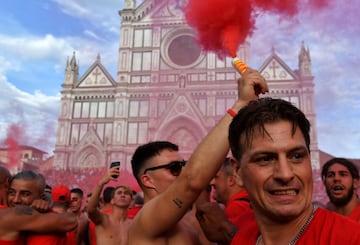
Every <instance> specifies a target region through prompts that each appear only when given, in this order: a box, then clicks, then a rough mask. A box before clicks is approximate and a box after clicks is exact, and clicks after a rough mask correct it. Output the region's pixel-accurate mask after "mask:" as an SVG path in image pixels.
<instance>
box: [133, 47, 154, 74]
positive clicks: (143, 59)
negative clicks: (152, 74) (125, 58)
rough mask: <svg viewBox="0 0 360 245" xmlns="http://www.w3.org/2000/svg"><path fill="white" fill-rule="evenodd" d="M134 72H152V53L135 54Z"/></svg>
mask: <svg viewBox="0 0 360 245" xmlns="http://www.w3.org/2000/svg"><path fill="white" fill-rule="evenodd" d="M132 70H133V71H150V70H151V52H150V51H149V52H133V59H132Z"/></svg>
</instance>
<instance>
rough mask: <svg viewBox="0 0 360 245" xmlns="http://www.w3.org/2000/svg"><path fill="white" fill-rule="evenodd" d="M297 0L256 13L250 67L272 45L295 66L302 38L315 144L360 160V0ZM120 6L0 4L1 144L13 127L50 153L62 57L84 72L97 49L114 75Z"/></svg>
mask: <svg viewBox="0 0 360 245" xmlns="http://www.w3.org/2000/svg"><path fill="white" fill-rule="evenodd" d="M299 1H300V2H302V3H303V4H302V7H301V9H300V12H299V14H298V15H297V16H295V17H293V18H281V17H279V16H277V15H275V14H269V13H261V12H259V13H258V17H257V19H256V30H255V31H254V33H253V34H252V36H250V37H249V38H248V40H249V42H250V44H251V53H250V56H251V62H250V64H249V65H250V66H251V67H253V68H255V69H256V68H260V66H261V65H262V63H263V62H264V61H265V59H266V58H267V57H268V56H269V55H270V54H271V49H272V47H274V49H275V51H276V53H277V55H279V56H280V58H282V59H283V60H284V61H285V62H286V63H287V64H288V65H289V66H290V68H292V69H297V68H298V53H299V50H300V47H301V42H302V41H304V43H305V46H306V47H307V48H309V49H310V55H311V59H312V71H313V75H314V76H315V80H314V81H315V104H316V106H315V110H316V116H317V125H316V127H317V131H318V144H319V148H320V149H321V150H322V151H324V152H327V153H329V154H332V155H334V156H338V157H346V158H360V123H359V120H360V95H359V92H358V91H359V90H360V89H359V88H360V81H359V76H358V74H357V72H358V71H359V70H360V69H359V67H360V58H359V51H360V25H359V24H358V23H359V20H360V17H359V14H358V13H360V1H357V0H347V1H343V0H326V1H327V6H326V7H325V8H323V9H321V10H319V11H316V12H314V11H309V10H308V9H307V8H306V1H314V0H299ZM140 2H141V1H139V0H138V1H137V3H138V4H139V3H140ZM123 7H124V0H101V1H99V0H31V1H24V0H11V1H10V0H8V1H1V2H0V114H1V117H0V144H1V143H4V142H3V141H4V140H5V139H6V138H7V137H8V133H9V132H11V130H10V128H11V127H13V126H14V125H15V126H16V127H17V128H18V129H19V130H20V134H18V135H17V139H18V141H19V142H20V143H21V144H30V145H32V146H35V147H38V148H40V149H42V150H44V151H46V152H48V153H49V155H52V150H53V149H54V146H55V136H56V127H57V117H58V112H59V105H60V91H61V84H62V82H63V80H64V70H65V65H66V60H67V58H68V57H70V58H71V56H72V55H73V52H76V57H77V59H78V60H79V62H80V74H79V75H80V76H82V75H83V74H84V72H85V71H86V70H87V69H88V68H89V66H90V65H91V64H92V63H93V62H94V61H95V59H96V57H97V55H98V54H100V55H101V61H102V64H103V65H104V66H105V67H106V68H107V70H108V71H109V73H110V74H111V75H112V76H113V78H116V66H117V58H118V56H117V50H118V48H119V30H120V17H119V15H118V11H119V10H121V9H122V8H123Z"/></svg>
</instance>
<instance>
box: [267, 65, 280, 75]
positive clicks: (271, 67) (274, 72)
mask: <svg viewBox="0 0 360 245" xmlns="http://www.w3.org/2000/svg"><path fill="white" fill-rule="evenodd" d="M269 68H270V69H272V70H273V78H276V69H278V68H280V66H278V65H276V62H275V61H273V62H271V65H270V66H269Z"/></svg>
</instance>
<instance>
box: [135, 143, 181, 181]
mask: <svg viewBox="0 0 360 245" xmlns="http://www.w3.org/2000/svg"><path fill="white" fill-rule="evenodd" d="M164 150H170V151H179V147H178V146H177V145H175V144H173V143H171V142H169V141H153V142H150V143H147V144H144V145H141V146H139V147H138V148H137V149H136V150H135V153H134V155H133V157H132V159H131V167H132V171H133V175H134V177H135V179H136V180H137V182H138V183H139V185H140V186H142V182H141V180H140V170H141V168H142V167H143V166H144V164H145V163H146V162H147V161H148V160H149V159H150V158H152V157H154V156H156V155H159V154H160V153H161V152H162V151H164Z"/></svg>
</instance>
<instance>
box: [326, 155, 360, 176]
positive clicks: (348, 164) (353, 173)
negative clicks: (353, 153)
mask: <svg viewBox="0 0 360 245" xmlns="http://www.w3.org/2000/svg"><path fill="white" fill-rule="evenodd" d="M335 163H338V164H341V165H343V166H345V167H346V168H347V169H348V170H349V172H350V174H351V176H352V177H353V179H359V169H358V168H357V167H356V166H355V164H354V163H353V162H351V161H349V160H348V159H345V158H341V157H334V158H332V159H330V160H329V161H327V162H325V164H324V165H323V167H322V170H321V177H322V179H323V180H324V179H325V177H326V175H327V173H328V171H329V168H330V167H331V166H332V165H334V164H335Z"/></svg>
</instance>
